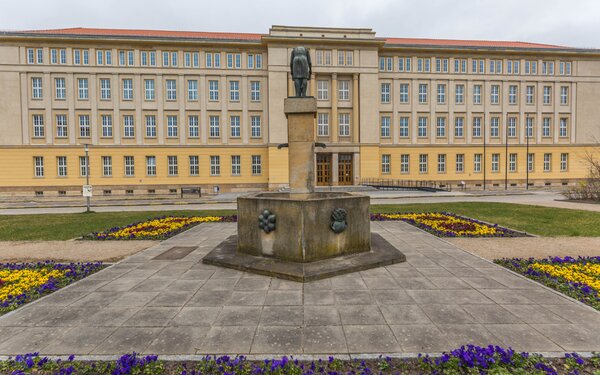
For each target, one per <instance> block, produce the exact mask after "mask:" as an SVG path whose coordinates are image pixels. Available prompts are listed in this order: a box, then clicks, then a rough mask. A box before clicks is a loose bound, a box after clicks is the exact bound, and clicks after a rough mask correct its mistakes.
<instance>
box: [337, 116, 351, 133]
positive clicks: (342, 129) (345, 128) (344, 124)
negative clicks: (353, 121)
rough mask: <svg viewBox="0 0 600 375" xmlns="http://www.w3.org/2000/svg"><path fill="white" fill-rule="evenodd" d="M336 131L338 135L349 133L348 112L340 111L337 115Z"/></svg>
mask: <svg viewBox="0 0 600 375" xmlns="http://www.w3.org/2000/svg"><path fill="white" fill-rule="evenodd" d="M338 124H339V127H338V131H339V135H340V137H347V136H349V135H350V114H349V113H340V114H339V116H338Z"/></svg>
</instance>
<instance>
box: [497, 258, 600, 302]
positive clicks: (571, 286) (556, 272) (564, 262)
mask: <svg viewBox="0 0 600 375" xmlns="http://www.w3.org/2000/svg"><path fill="white" fill-rule="evenodd" d="M494 262H495V263H498V264H500V265H502V266H504V267H506V268H508V269H511V270H513V271H515V272H518V273H520V274H522V275H525V276H527V277H528V278H530V279H533V280H536V281H538V282H540V283H542V284H544V285H546V286H548V287H550V288H552V289H555V290H558V291H559V292H561V293H564V294H566V295H568V296H570V297H573V298H575V299H578V300H579V301H581V302H583V303H586V304H588V305H590V306H592V307H593V308H595V309H598V310H600V295H599V293H600V256H596V257H579V258H577V259H575V258H571V257H564V258H560V257H554V258H547V259H534V258H529V259H519V258H515V259H498V260H495V261H494Z"/></svg>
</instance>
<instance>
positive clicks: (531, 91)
mask: <svg viewBox="0 0 600 375" xmlns="http://www.w3.org/2000/svg"><path fill="white" fill-rule="evenodd" d="M534 98H535V86H527V88H526V94H525V102H526V103H527V104H533V103H534Z"/></svg>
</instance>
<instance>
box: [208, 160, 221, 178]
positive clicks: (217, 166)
mask: <svg viewBox="0 0 600 375" xmlns="http://www.w3.org/2000/svg"><path fill="white" fill-rule="evenodd" d="M220 174H221V157H220V156H218V155H211V156H210V175H211V176H218V175H220Z"/></svg>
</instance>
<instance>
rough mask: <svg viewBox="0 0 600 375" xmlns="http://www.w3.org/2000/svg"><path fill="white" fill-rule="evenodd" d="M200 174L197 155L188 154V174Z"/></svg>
mask: <svg viewBox="0 0 600 375" xmlns="http://www.w3.org/2000/svg"><path fill="white" fill-rule="evenodd" d="M199 174H200V160H199V157H198V156H197V155H190V176H198V175H199Z"/></svg>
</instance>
